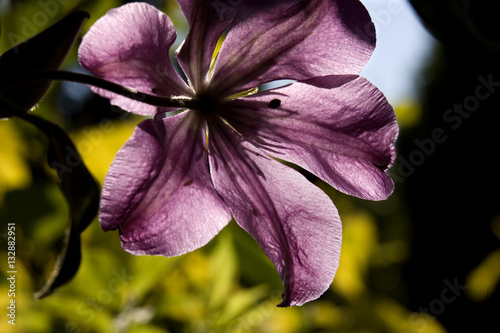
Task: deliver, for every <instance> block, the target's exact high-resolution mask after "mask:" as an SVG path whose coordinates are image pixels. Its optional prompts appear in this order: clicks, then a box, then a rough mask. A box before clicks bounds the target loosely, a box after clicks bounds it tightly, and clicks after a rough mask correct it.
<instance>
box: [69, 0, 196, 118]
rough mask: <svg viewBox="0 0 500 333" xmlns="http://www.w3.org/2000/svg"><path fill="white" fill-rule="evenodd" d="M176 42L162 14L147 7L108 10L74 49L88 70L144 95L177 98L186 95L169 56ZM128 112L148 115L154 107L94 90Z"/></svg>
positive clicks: (171, 26) (144, 5) (169, 23)
mask: <svg viewBox="0 0 500 333" xmlns="http://www.w3.org/2000/svg"><path fill="white" fill-rule="evenodd" d="M175 38H176V32H175V29H174V26H173V24H172V22H171V21H170V19H169V18H168V16H167V15H165V14H164V13H162V12H161V11H159V10H158V9H156V8H155V7H153V6H151V5H148V4H146V3H130V4H127V5H124V6H122V7H119V8H115V9H111V10H110V11H109V12H108V13H107V14H106V15H104V16H103V17H101V18H100V19H99V20H97V22H96V23H95V24H94V25H93V26H92V27H91V28H90V30H89V31H88V33H87V34H86V35H85V36H84V38H83V40H82V43H81V45H80V49H79V55H78V57H79V60H80V62H81V64H82V66H83V67H84V68H85V69H87V70H88V71H90V72H92V73H93V74H96V75H98V76H101V77H104V78H105V79H107V80H110V81H113V82H115V83H118V84H121V85H123V86H126V87H130V88H133V89H136V90H138V91H140V92H144V93H148V94H157V95H162V96H178V95H186V94H189V93H190V90H189V88H188V87H187V85H186V84H185V82H184V81H183V80H182V79H181V77H180V76H179V75H178V74H177V72H176V71H175V69H174V67H173V66H172V63H171V62H170V58H169V49H170V47H171V46H172V44H173V42H174V41H175ZM94 91H95V92H96V93H98V94H100V95H101V96H103V97H106V98H109V99H110V100H111V103H112V104H114V105H117V106H119V107H121V108H123V109H125V110H127V111H130V112H134V113H138V114H143V115H152V114H155V113H156V109H157V108H156V107H155V106H152V105H148V104H145V103H141V102H136V101H133V100H131V99H129V98H126V97H122V96H117V95H116V94H113V93H110V92H108V91H106V90H103V89H94Z"/></svg>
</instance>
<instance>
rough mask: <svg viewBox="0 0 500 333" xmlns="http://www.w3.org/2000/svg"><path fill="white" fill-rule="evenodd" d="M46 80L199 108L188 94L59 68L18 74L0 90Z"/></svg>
mask: <svg viewBox="0 0 500 333" xmlns="http://www.w3.org/2000/svg"><path fill="white" fill-rule="evenodd" d="M46 80H50V81H52V80H57V81H69V82H77V83H83V84H88V85H91V86H94V87H97V88H101V89H105V90H108V91H110V92H113V93H115V94H118V95H121V96H124V97H127V98H130V99H133V100H135V101H139V102H142V103H146V104H150V105H154V106H162V107H171V108H178V109H181V108H197V104H198V103H197V102H196V100H194V99H192V98H191V97H188V96H180V97H173V98H171V97H161V96H155V95H150V94H146V93H142V92H139V91H137V90H135V89H131V88H127V87H124V86H121V85H119V84H116V83H114V82H110V81H107V80H104V79H102V78H100V77H97V76H93V75H88V74H82V73H75V72H68V71H58V70H44V71H36V72H29V73H23V74H20V75H17V76H16V77H15V78H14V79H13V80H12V79H10V78H9V82H8V83H7V87H6V88H3V87H2V86H3V85H4V82H2V84H1V85H0V90H3V89H9V88H11V87H14V86H18V85H22V84H24V83H27V82H31V81H46ZM2 81H3V80H2Z"/></svg>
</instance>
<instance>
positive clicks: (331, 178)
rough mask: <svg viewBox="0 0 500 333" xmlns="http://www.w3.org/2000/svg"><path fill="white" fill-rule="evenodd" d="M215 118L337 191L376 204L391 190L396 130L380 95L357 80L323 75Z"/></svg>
mask: <svg viewBox="0 0 500 333" xmlns="http://www.w3.org/2000/svg"><path fill="white" fill-rule="evenodd" d="M221 117H223V118H224V119H225V120H226V121H228V122H229V123H230V124H231V125H232V126H233V127H234V128H235V129H236V130H237V131H238V132H239V133H241V134H242V135H243V136H244V137H245V138H247V139H248V140H249V141H252V142H254V143H255V144H257V145H259V146H261V147H262V149H264V150H266V151H267V152H268V153H269V154H271V155H273V156H274V157H277V158H280V159H283V160H286V161H289V162H292V163H295V164H297V165H299V166H301V167H303V168H305V169H307V170H309V171H310V172H312V173H314V174H315V175H317V176H318V177H320V178H321V179H323V180H324V181H326V182H327V183H329V184H330V185H332V186H333V187H335V188H337V189H338V190H340V191H342V192H344V193H347V194H350V195H354V196H357V197H360V198H364V199H370V200H383V199H385V198H387V197H388V196H389V195H390V194H391V193H392V191H393V188H394V184H393V182H392V180H391V178H390V176H389V175H388V173H387V169H388V168H389V167H390V166H391V165H392V163H393V162H394V159H395V155H396V153H395V148H394V142H395V140H396V137H397V135H398V126H397V123H396V117H395V114H394V111H393V109H392V107H391V106H390V105H389V103H388V102H387V100H386V99H385V97H384V96H383V94H382V93H381V92H380V91H379V90H378V89H377V88H376V87H375V86H373V85H372V84H371V83H369V82H368V81H367V80H366V79H364V78H362V77H358V76H327V77H320V78H315V79H311V80H309V81H306V82H296V83H293V84H291V85H289V86H287V87H284V88H280V89H276V90H271V91H268V92H264V93H262V94H257V95H254V96H250V97H246V98H241V99H238V100H234V101H232V102H229V103H228V104H227V107H226V109H225V110H223V112H222V114H221Z"/></svg>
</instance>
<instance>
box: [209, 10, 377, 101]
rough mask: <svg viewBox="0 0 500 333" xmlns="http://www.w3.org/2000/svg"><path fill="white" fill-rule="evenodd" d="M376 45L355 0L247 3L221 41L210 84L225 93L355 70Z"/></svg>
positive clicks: (362, 65) (358, 70)
mask: <svg viewBox="0 0 500 333" xmlns="http://www.w3.org/2000/svg"><path fill="white" fill-rule="evenodd" d="M282 2H283V1H282ZM374 47H375V35H374V28H373V24H372V22H371V20H370V16H369V15H368V13H367V11H366V9H365V8H364V7H363V5H362V4H361V3H360V2H359V1H354V0H317V1H299V0H296V1H286V2H285V3H282V4H281V5H279V6H273V7H272V8H270V9H268V10H265V11H262V10H259V9H255V10H254V11H252V10H251V9H249V8H248V7H247V8H246V9H245V10H241V11H240V12H239V13H238V16H237V17H236V18H235V19H234V22H233V25H232V27H231V30H230V31H229V33H228V35H227V37H226V39H225V41H224V43H223V45H222V48H221V51H220V55H219V59H218V62H217V64H216V67H215V70H214V73H213V78H212V82H211V87H213V89H214V90H216V91H217V92H223V93H224V94H225V95H226V96H229V95H231V94H233V93H238V92H241V91H245V90H247V89H249V88H253V87H256V86H258V85H260V84H262V83H265V82H269V81H272V80H277V79H294V80H306V79H310V78H312V77H316V76H324V75H332V74H359V72H360V71H361V69H362V68H363V67H364V65H365V64H366V62H367V61H368V59H369V58H370V56H371V54H372V52H373V49H374Z"/></svg>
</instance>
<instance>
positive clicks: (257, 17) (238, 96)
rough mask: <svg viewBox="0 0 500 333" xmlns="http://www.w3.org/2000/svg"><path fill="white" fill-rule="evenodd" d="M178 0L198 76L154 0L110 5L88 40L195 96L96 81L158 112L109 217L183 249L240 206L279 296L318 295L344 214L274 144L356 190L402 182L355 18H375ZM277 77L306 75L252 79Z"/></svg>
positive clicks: (305, 4)
mask: <svg viewBox="0 0 500 333" xmlns="http://www.w3.org/2000/svg"><path fill="white" fill-rule="evenodd" d="M236 2H238V4H239V6H235V4H236ZM179 3H180V6H181V9H182V11H183V13H184V15H185V17H186V19H187V21H188V24H189V28H190V30H189V33H188V35H187V37H186V40H185V41H184V43H183V45H182V46H181V47H180V49H179V50H178V52H177V58H178V61H179V64H180V66H181V68H182V70H183V72H184V73H185V75H186V77H187V79H188V83H187V84H186V83H185V81H184V80H182V79H181V77H180V76H179V75H178V73H177V72H176V70H175V69H174V67H173V65H172V64H171V62H170V60H169V56H168V54H169V49H170V47H171V46H172V44H173V42H174V41H175V38H176V33H175V30H174V27H173V24H172V22H171V21H170V19H169V18H168V17H167V16H166V15H165V14H164V13H162V12H160V11H158V10H157V9H156V8H154V7H152V6H150V5H147V4H145V3H131V4H127V5H124V6H122V7H120V8H117V9H113V10H110V11H109V12H108V13H107V14H106V15H105V16H104V17H102V18H101V19H99V20H98V21H97V22H96V23H95V24H94V25H93V26H92V27H91V28H90V30H89V32H88V33H87V34H86V35H85V37H84V39H83V42H82V44H81V47H80V50H79V59H80V61H81V63H82V65H83V66H84V67H85V68H86V69H87V70H89V71H90V72H92V73H94V74H96V75H99V76H102V77H104V78H106V79H108V80H110V81H113V82H116V83H119V84H121V85H125V86H128V87H131V88H134V89H136V90H138V91H141V92H145V93H150V94H154V95H158V96H167V97H176V96H179V97H183V98H191V100H192V101H194V102H195V105H197V107H193V108H191V109H185V110H182V112H180V113H178V114H176V115H174V116H170V117H167V118H164V117H163V118H162V117H159V116H158V115H159V114H162V113H165V112H167V111H171V110H172V109H171V108H162V107H155V106H152V105H149V104H145V103H141V102H137V101H133V100H130V99H127V98H125V97H122V96H118V95H116V94H113V93H110V92H107V91H105V90H102V89H98V88H93V89H94V91H95V92H97V93H98V94H100V95H102V96H105V97H107V98H109V99H110V100H111V103H113V104H115V105H117V106H120V107H122V108H124V109H126V110H129V111H131V112H134V113H137V114H140V115H149V116H155V115H156V117H154V119H147V120H144V121H143V122H141V123H140V124H139V125H138V126H137V128H136V130H135V132H134V134H133V135H132V137H131V138H130V139H129V140H128V142H127V143H126V144H125V145H124V146H123V147H122V148H121V150H120V151H119V152H118V153H117V155H116V157H115V160H114V162H113V164H112V165H111V168H110V170H109V173H108V175H107V177H106V180H105V182H104V186H103V192H102V199H101V207H100V215H99V217H100V223H101V226H102V228H103V229H104V230H113V229H119V230H120V237H121V241H122V244H123V247H124V249H125V250H127V251H129V252H131V253H133V254H138V255H145V254H148V255H165V256H176V255H180V254H183V253H186V252H189V251H192V250H195V249H197V248H199V247H201V246H203V245H205V244H206V243H207V242H209V241H210V240H211V239H212V238H213V237H214V236H215V235H216V234H217V233H218V232H219V231H220V230H221V229H222V228H223V227H224V226H226V225H227V224H228V223H229V221H230V220H231V218H232V217H234V219H235V220H236V222H237V223H238V224H239V225H240V226H241V227H242V228H243V229H244V230H246V231H247V232H248V233H249V234H250V235H252V236H253V237H254V238H255V239H256V240H257V242H258V243H259V245H260V246H261V247H262V249H263V250H264V252H265V253H266V255H267V256H268V257H269V258H270V259H271V260H272V262H273V263H274V265H275V266H276V268H277V270H278V272H279V274H280V276H281V279H282V281H283V283H284V285H285V291H284V294H283V302H282V303H281V304H280V305H281V306H291V305H302V304H304V303H305V302H308V301H310V300H313V299H316V298H318V297H319V296H320V295H321V294H323V293H324V292H325V290H327V289H328V287H329V285H330V284H331V282H332V280H333V277H334V275H335V272H336V270H337V267H338V264H339V257H340V247H341V238H342V227H341V222H340V218H339V215H338V213H337V210H336V208H335V206H334V205H333V203H332V202H331V200H330V198H329V197H328V196H327V195H326V194H325V193H324V192H322V191H321V190H320V189H318V188H317V187H316V186H314V185H313V184H311V183H310V182H309V181H307V180H306V179H305V178H304V177H303V176H302V175H301V174H300V173H299V172H297V171H295V170H294V169H292V168H290V167H288V166H285V165H284V164H282V163H280V162H279V161H277V160H276V159H281V160H286V161H289V162H291V163H294V164H296V165H298V166H300V167H302V168H304V169H306V170H308V171H310V172H312V173H313V174H315V175H317V176H318V177H319V178H321V179H322V180H324V181H325V182H327V183H328V184H330V185H332V186H333V187H335V188H336V189H338V190H340V191H342V192H344V193H347V194H350V195H354V196H357V197H360V198H364V199H369V200H382V199H385V198H387V197H388V196H389V195H390V194H391V192H392V190H393V182H392V180H391V178H390V176H389V175H388V173H387V169H388V168H389V167H390V166H391V165H392V163H393V161H394V159H395V149H394V142H395V140H396V137H397V133H398V127H397V124H396V119H395V115H394V111H393V109H392V107H391V106H390V105H389V104H388V102H387V100H386V99H385V97H384V96H383V94H382V93H381V92H380V91H379V90H378V89H377V88H376V87H374V86H373V85H372V84H370V83H369V82H368V81H367V80H366V79H364V78H362V77H360V76H358V74H359V72H360V71H361V69H362V68H363V66H364V65H365V63H366V62H367V61H368V59H369V57H370V55H371V53H372V51H373V49H374V46H375V39H374V37H369V36H366V35H362V34H361V33H360V32H361V31H366V27H371V21H370V17H369V15H368V13H367V12H366V10H365V8H364V7H363V6H362V5H361V4H360V3H359V2H358V1H355V0H315V1H273V2H270V3H269V4H268V5H267V6H266V8H265V10H262V8H259V7H257V6H250V5H247V4H248V3H250V2H249V1H245V0H240V1H234V0H233V1H229V2H228V3H227V4H224V6H223V7H220V4H221V1H217V2H211V1H205V0H199V1H196V0H179ZM216 4H218V5H217V6H216ZM228 29H229V31H228V32H227V36H226V37H225V40H224V42H223V44H222V47H221V49H220V52H219V53H218V55H217V61H215V62H214V61H212V56H213V53H214V50H215V47H216V43H217V41H218V39H219V38H220V36H221V35H222V34H223V33H225V32H226V31H227V30H228ZM278 79H291V80H295V82H294V83H292V84H290V85H287V86H284V87H280V88H276V89H272V90H268V91H261V92H258V93H254V92H255V89H254V90H251V89H252V88H256V87H258V86H259V85H261V84H263V83H267V82H271V81H274V80H278Z"/></svg>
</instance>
